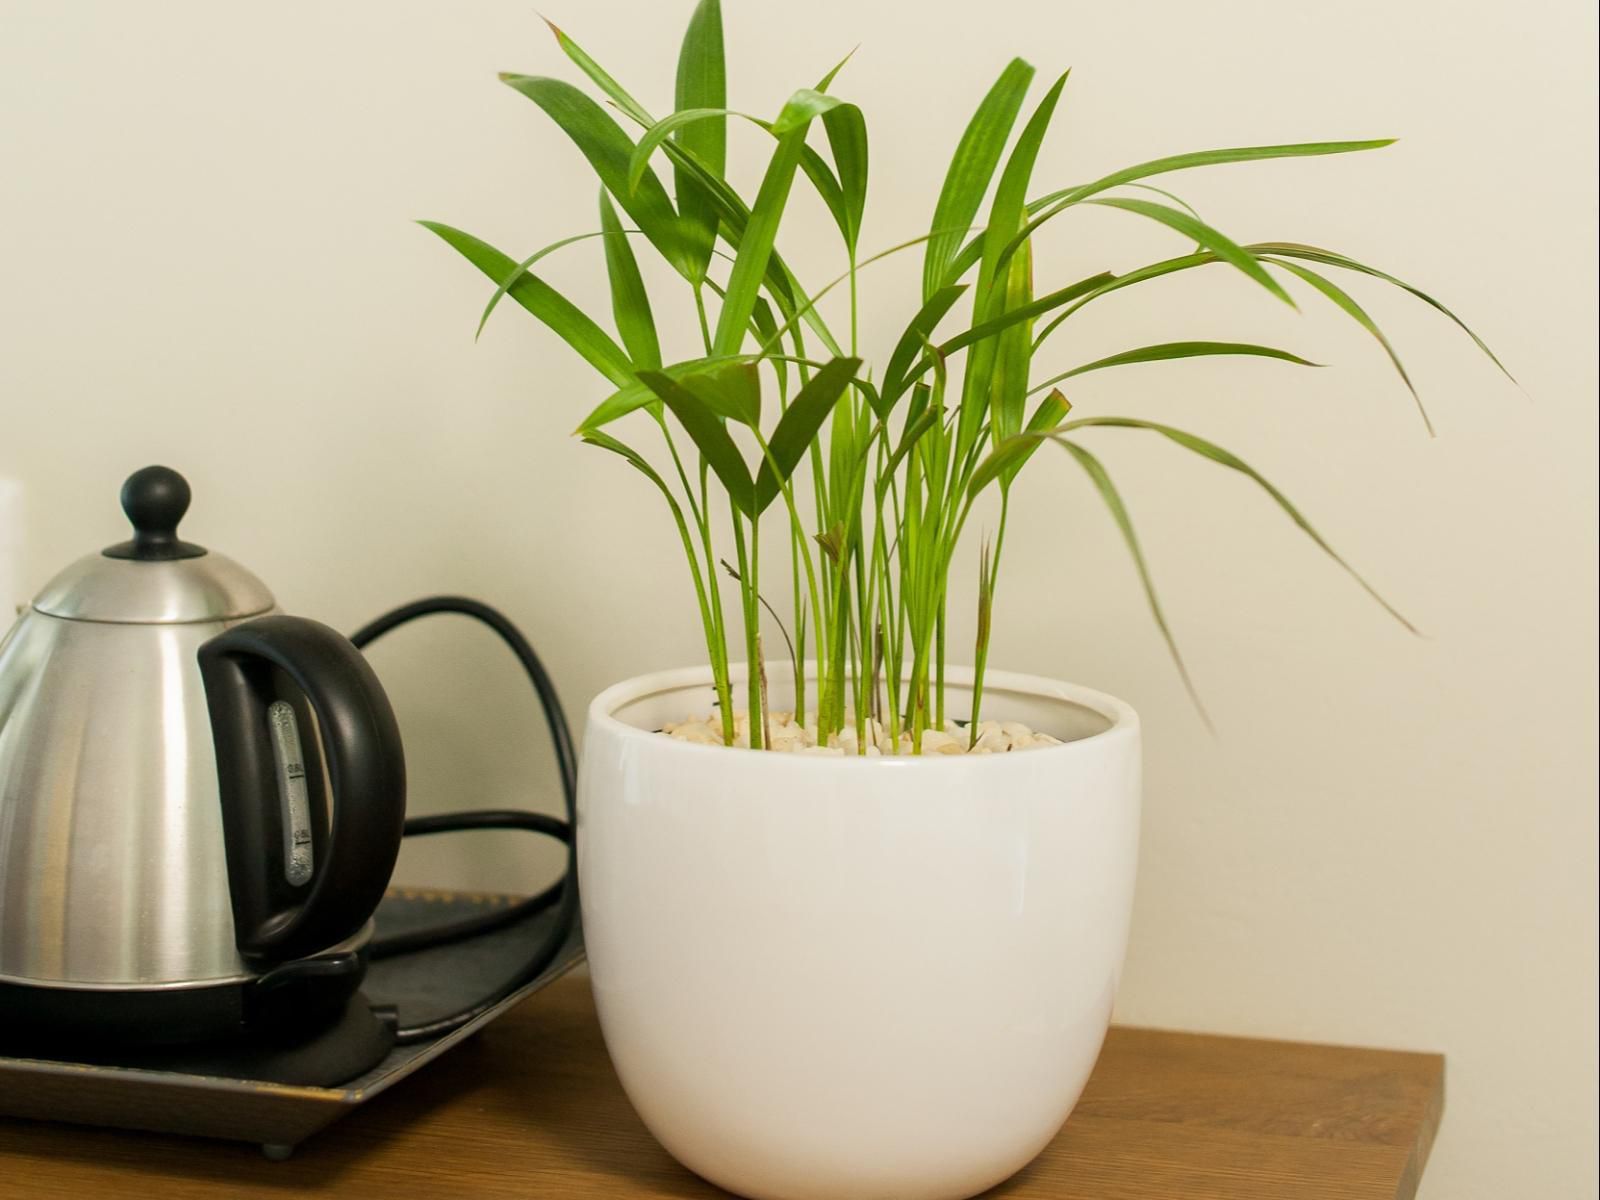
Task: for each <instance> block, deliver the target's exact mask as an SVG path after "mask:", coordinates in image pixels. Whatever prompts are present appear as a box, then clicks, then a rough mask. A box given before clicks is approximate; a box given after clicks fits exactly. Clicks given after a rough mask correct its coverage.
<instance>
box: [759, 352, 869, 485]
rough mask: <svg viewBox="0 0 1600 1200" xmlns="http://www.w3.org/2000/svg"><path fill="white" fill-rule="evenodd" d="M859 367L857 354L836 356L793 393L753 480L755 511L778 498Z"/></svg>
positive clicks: (859, 362)
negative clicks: (842, 356)
mask: <svg viewBox="0 0 1600 1200" xmlns="http://www.w3.org/2000/svg"><path fill="white" fill-rule="evenodd" d="M860 368H861V360H860V359H859V358H836V359H834V360H833V361H832V362H830V363H828V365H827V366H825V367H823V368H822V370H820V371H818V372H817V373H816V374H815V375H813V376H812V377H811V379H810V380H809V381H808V382H807V383H806V385H805V386H804V387H803V388H801V389H800V391H799V392H798V393H797V394H796V396H795V398H794V401H793V403H791V404H790V405H789V408H788V410H787V411H785V412H784V414H783V416H782V417H781V418H780V419H779V421H778V425H777V428H776V429H774V430H773V431H772V437H771V439H770V440H769V441H768V442H767V454H766V455H765V456H764V457H763V459H762V463H761V470H760V471H759V472H758V473H757V476H756V483H755V511H756V513H757V514H760V513H761V512H762V511H763V510H764V509H765V508H766V507H767V506H768V505H769V504H771V503H772V501H773V500H774V499H776V498H777V495H778V492H779V490H780V489H781V487H782V485H783V484H784V483H786V482H788V479H789V476H790V475H792V474H794V469H795V467H797V466H799V464H800V459H801V458H802V457H803V456H804V455H805V453H806V451H807V450H808V449H810V447H811V443H812V441H813V439H815V438H816V436H817V431H818V430H819V429H821V428H822V423H823V421H825V420H827V418H828V414H829V413H831V412H832V411H833V408H834V405H835V404H837V403H838V402H839V397H840V396H842V395H844V392H845V389H846V388H847V387H849V385H850V381H851V380H852V379H854V378H855V374H856V372H857V371H858V370H859V369H860Z"/></svg>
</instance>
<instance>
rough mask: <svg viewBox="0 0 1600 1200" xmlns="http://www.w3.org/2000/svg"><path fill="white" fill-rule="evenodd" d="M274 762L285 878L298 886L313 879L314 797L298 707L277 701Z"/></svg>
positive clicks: (271, 714) (270, 723) (272, 722)
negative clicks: (308, 783)
mask: <svg viewBox="0 0 1600 1200" xmlns="http://www.w3.org/2000/svg"><path fill="white" fill-rule="evenodd" d="M267 727H268V729H270V730H271V732H272V757H273V765H274V766H275V767H276V769H277V773H278V797H279V800H280V802H281V804H282V806H283V877H284V878H285V879H286V880H288V881H289V883H291V884H293V885H294V886H296V887H298V886H300V885H301V884H303V883H307V882H309V881H310V879H311V865H312V864H311V799H310V796H309V794H308V793H307V791H306V768H305V756H304V754H303V753H302V751H301V748H300V724H299V722H298V721H296V720H295V716H294V706H293V705H292V704H290V703H289V702H288V701H286V700H275V701H273V702H272V703H271V704H270V705H268V706H267Z"/></svg>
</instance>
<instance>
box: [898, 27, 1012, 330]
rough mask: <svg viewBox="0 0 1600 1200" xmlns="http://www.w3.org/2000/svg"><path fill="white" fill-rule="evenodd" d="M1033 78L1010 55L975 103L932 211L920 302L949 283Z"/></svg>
mask: <svg viewBox="0 0 1600 1200" xmlns="http://www.w3.org/2000/svg"><path fill="white" fill-rule="evenodd" d="M1032 80H1033V68H1032V67H1031V66H1029V65H1028V64H1027V63H1025V62H1023V61H1022V59H1020V58H1014V59H1012V60H1011V62H1010V63H1008V64H1007V65H1006V68H1005V70H1003V71H1002V72H1001V73H1000V77H999V78H998V79H996V80H995V82H994V85H993V86H992V87H991V88H990V89H989V91H988V93H987V94H986V95H985V96H984V98H983V100H982V102H980V103H979V105H978V108H977V111H976V112H974V113H973V114H972V119H971V121H969V122H968V124H967V127H966V129H965V130H964V131H963V132H962V134H961V140H960V141H959V142H958V143H957V144H956V149H955V154H954V155H953V156H952V157H951V159H950V167H949V169H948V170H947V171H946V172H945V178H944V186H943V187H942V188H941V189H940V191H939V201H938V203H937V204H936V205H935V207H934V210H933V225H932V230H931V232H932V234H933V236H932V237H931V238H929V240H928V249H927V253H926V255H925V256H924V259H923V266H922V298H923V299H924V300H927V299H928V298H929V297H931V296H932V295H933V294H934V293H935V292H936V291H938V290H939V289H940V288H941V287H943V286H944V284H945V283H946V282H954V281H953V280H946V278H945V276H946V273H947V271H948V270H949V267H950V262H951V259H953V258H954V257H955V254H956V251H957V250H958V249H959V248H960V246H961V239H962V237H964V236H965V234H966V231H967V228H968V227H969V226H970V225H971V224H972V221H973V218H974V217H976V216H977V215H978V206H979V205H980V204H982V203H983V197H984V193H985V192H987V191H988V190H989V181H990V180H991V179H992V178H993V177H994V172H995V168H996V167H998V166H999V165H1000V156H1001V154H1002V153H1004V151H1005V146H1006V141H1007V140H1008V139H1009V138H1010V136H1011V127H1012V125H1014V124H1015V123H1016V119H1017V114H1018V113H1019V112H1020V111H1021V110H1022V100H1023V97H1024V96H1026V95H1027V92H1028V84H1029V83H1031V82H1032Z"/></svg>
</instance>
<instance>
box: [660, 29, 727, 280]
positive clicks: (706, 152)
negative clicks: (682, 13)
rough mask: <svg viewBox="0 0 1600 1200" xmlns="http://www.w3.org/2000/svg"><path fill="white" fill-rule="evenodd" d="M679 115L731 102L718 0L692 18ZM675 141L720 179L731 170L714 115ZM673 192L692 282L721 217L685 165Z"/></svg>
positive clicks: (722, 123) (723, 125)
mask: <svg viewBox="0 0 1600 1200" xmlns="http://www.w3.org/2000/svg"><path fill="white" fill-rule="evenodd" d="M676 99H677V108H678V111H680V112H682V111H684V110H686V109H695V110H700V111H702V112H706V113H719V111H720V110H723V109H725V108H726V107H727V104H728V78H727V64H726V61H725V57H724V50H723V40H722V6H721V4H720V3H719V0H700V3H699V4H698V5H696V6H695V10H694V13H693V15H692V16H690V18H689V26H688V28H687V29H686V30H685V31H684V34H683V45H682V47H681V48H680V49H679V52H678V75H677V86H676ZM676 141H677V142H678V144H679V145H680V146H682V147H684V148H685V149H686V150H688V151H689V152H690V153H692V154H694V155H695V156H696V157H697V158H698V159H699V160H700V161H701V162H703V163H705V164H706V166H707V168H708V169H710V170H711V171H714V172H715V173H716V174H718V175H720V174H722V172H723V171H724V170H725V168H726V162H727V147H728V122H727V118H726V116H725V115H715V116H711V117H709V118H708V119H707V120H705V121H702V122H697V123H692V124H691V123H686V124H685V125H683V126H682V127H681V128H679V129H678V132H677V134H676ZM673 189H674V191H675V193H676V195H677V197H678V211H679V214H680V215H681V216H682V218H683V223H684V226H685V228H686V230H687V238H688V242H689V245H688V247H687V252H686V257H687V260H688V266H689V268H690V276H689V278H690V281H691V282H698V281H699V280H701V279H703V278H704V277H705V273H706V268H707V267H708V266H709V265H710V263H711V252H712V250H713V249H714V248H715V246H716V242H717V215H716V210H715V208H714V206H713V205H712V203H711V198H710V197H709V196H707V195H706V194H705V192H704V190H703V188H702V187H701V185H700V183H699V182H698V181H697V180H696V179H694V178H693V177H692V176H691V175H690V174H689V173H688V172H687V171H685V170H684V169H683V167H682V166H679V165H674V167H673Z"/></svg>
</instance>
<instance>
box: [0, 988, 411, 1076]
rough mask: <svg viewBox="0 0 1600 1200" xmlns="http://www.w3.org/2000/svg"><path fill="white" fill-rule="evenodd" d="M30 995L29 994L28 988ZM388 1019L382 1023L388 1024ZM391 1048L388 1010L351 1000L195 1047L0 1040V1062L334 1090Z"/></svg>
mask: <svg viewBox="0 0 1600 1200" xmlns="http://www.w3.org/2000/svg"><path fill="white" fill-rule="evenodd" d="M30 990H32V989H30ZM386 1018H387V1019H386ZM393 1048H394V1021H393V1016H392V1014H391V1013H390V1012H388V1010H379V1011H377V1012H374V1010H373V1007H372V1005H371V1004H369V1003H368V1002H367V999H366V997H365V996H362V995H360V994H359V993H358V994H356V995H355V996H352V997H351V998H350V999H349V1000H348V1001H347V1002H346V1003H345V1005H344V1008H343V1011H342V1012H340V1013H339V1014H338V1015H337V1016H336V1017H335V1018H334V1019H333V1020H331V1021H321V1022H318V1023H317V1024H316V1025H315V1026H313V1027H312V1028H310V1029H304V1028H300V1029H293V1028H290V1029H284V1030H282V1031H274V1032H263V1033H261V1034H259V1035H256V1036H249V1037H235V1038H229V1039H226V1040H221V1041H211V1042H202V1043H199V1044H193V1045H177V1046H174V1045H165V1046H153V1045H145V1046H129V1045H94V1044H92V1043H86V1042H85V1041H84V1040H82V1039H81V1038H80V1039H74V1040H67V1039H63V1038H48V1039H46V1038H41V1037H39V1036H37V1035H34V1036H30V1037H27V1038H21V1037H18V1036H15V1035H12V1036H5V1035H4V1034H0V1055H8V1056H15V1057H19V1058H32V1059H37V1060H40V1061H46V1062H63V1063H67V1062H70V1063H76V1064H82V1065H85V1066H97V1067H120V1068H122V1069H124V1070H136V1071H137V1070H145V1071H165V1072H177V1073H179V1074H184V1075H205V1076H211V1077H216V1078H223V1079H254V1080H259V1081H261V1082H263V1083H281V1084H287V1085H290V1086H297V1087H335V1086H337V1085H338V1084H341V1083H345V1082H347V1081H349V1080H351V1079H354V1078H356V1077H357V1076H359V1075H364V1074H366V1073H367V1072H368V1071H370V1070H372V1069H373V1068H374V1067H376V1066H377V1065H378V1064H379V1063H380V1062H382V1061H383V1060H384V1058H386V1057H387V1056H388V1054H389V1051H390V1050H391V1049H393Z"/></svg>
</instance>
